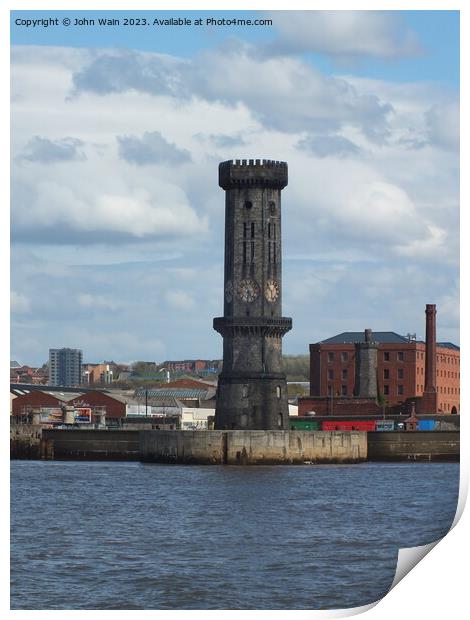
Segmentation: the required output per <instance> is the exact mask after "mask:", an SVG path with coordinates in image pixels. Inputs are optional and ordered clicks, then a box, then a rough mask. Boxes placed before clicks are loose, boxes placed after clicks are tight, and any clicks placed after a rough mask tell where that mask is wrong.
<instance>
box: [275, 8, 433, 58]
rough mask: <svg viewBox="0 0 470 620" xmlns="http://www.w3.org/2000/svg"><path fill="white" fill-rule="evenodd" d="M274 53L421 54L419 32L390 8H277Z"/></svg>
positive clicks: (374, 55)
mask: <svg viewBox="0 0 470 620" xmlns="http://www.w3.org/2000/svg"><path fill="white" fill-rule="evenodd" d="M269 15H270V17H271V18H272V19H273V21H274V27H275V28H276V30H277V32H278V38H277V39H276V40H275V41H274V42H273V43H271V44H268V45H267V46H266V48H265V50H266V51H268V52H270V53H272V54H285V53H299V52H305V51H309V52H320V53H324V54H330V55H333V56H335V57H339V58H341V59H342V60H343V61H345V60H346V59H348V58H351V57H353V58H354V57H360V56H368V57H373V58H387V59H391V58H403V57H407V56H416V55H417V54H420V53H422V50H421V46H420V45H419V43H418V38H417V36H416V34H415V33H414V32H413V31H412V30H411V29H410V28H408V27H407V26H406V24H405V22H404V20H403V18H402V17H400V16H398V15H396V14H394V13H393V12H389V11H357V10H356V11H275V12H273V13H269Z"/></svg>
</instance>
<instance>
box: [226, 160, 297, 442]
mask: <svg viewBox="0 0 470 620" xmlns="http://www.w3.org/2000/svg"><path fill="white" fill-rule="evenodd" d="M219 185H220V187H222V188H223V189H224V190H225V280H224V316H223V317H219V318H215V319H214V329H215V330H216V331H218V332H219V333H220V334H221V335H222V337H223V339H224V345H223V346H224V349H223V359H224V362H223V368H222V372H221V374H220V376H219V384H218V390H217V404H216V411H215V428H216V429H220V430H223V429H237V430H243V429H246V430H248V429H249V430H272V429H285V430H287V429H288V428H289V411H288V405H287V385H286V378H285V374H284V373H283V371H282V337H283V336H284V334H285V333H286V332H288V331H289V330H290V329H291V328H292V320H291V319H288V318H284V317H282V312H281V298H282V296H281V293H282V270H281V256H282V255H281V190H282V189H283V188H284V187H285V186H286V185H287V164H286V163H285V162H277V161H271V160H262V161H261V160H259V159H257V160H252V159H250V160H249V161H248V160H245V159H244V160H236V161H233V162H232V161H226V162H222V163H221V164H220V165H219Z"/></svg>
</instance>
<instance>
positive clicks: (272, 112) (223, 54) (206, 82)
mask: <svg viewBox="0 0 470 620" xmlns="http://www.w3.org/2000/svg"><path fill="white" fill-rule="evenodd" d="M257 50H258V48H257V47H255V46H252V45H249V44H245V43H242V42H240V41H232V43H231V45H229V46H224V47H222V48H220V49H216V50H211V51H206V52H203V53H201V54H199V55H198V56H195V57H194V58H193V59H191V60H185V61H181V60H179V59H172V58H171V57H167V56H161V55H155V54H143V53H139V52H115V53H114V55H112V56H111V55H109V53H105V54H102V55H101V56H98V57H96V58H95V59H94V60H93V61H92V62H91V63H90V64H88V66H86V67H84V68H83V69H82V70H81V71H80V72H78V73H75V74H74V75H73V83H74V86H75V95H79V94H80V92H87V91H88V92H94V93H96V94H99V95H103V94H106V93H114V92H126V91H132V90H137V91H140V92H144V93H148V94H151V95H168V96H172V97H174V98H175V100H176V101H177V102H179V103H181V102H185V101H186V102H187V101H189V100H190V99H191V98H193V97H196V98H201V99H203V100H206V101H210V102H222V103H224V104H225V105H229V106H236V105H237V104H239V103H242V104H244V105H245V106H246V107H247V108H248V109H249V110H250V111H251V113H252V114H253V115H254V116H255V117H256V118H257V119H258V120H259V121H260V122H261V123H262V124H263V125H265V126H266V127H268V128H274V129H277V130H279V131H283V132H288V133H291V132H296V131H305V130H310V131H318V129H319V128H320V127H321V128H322V131H325V130H326V131H335V130H337V129H338V128H339V127H340V126H341V125H342V124H352V125H355V126H358V127H360V128H361V129H362V131H363V132H364V134H365V135H367V136H368V137H369V139H371V140H373V141H374V142H378V143H380V142H383V141H384V140H385V138H386V136H387V116H388V114H389V113H390V112H391V111H392V106H391V105H389V104H388V103H383V102H381V101H380V100H379V99H378V98H377V97H375V96H372V95H367V94H360V93H358V92H357V90H356V89H355V88H354V87H353V86H352V85H351V84H350V83H349V82H348V81H347V80H345V79H341V78H336V77H331V76H325V75H323V74H322V73H321V72H320V71H318V70H316V69H315V68H313V67H312V66H310V65H308V64H306V63H305V62H303V61H302V60H300V59H299V58H264V57H262V56H260V55H259V54H258V53H257ZM227 67H230V71H228V70H227ZM121 69H122V70H121Z"/></svg>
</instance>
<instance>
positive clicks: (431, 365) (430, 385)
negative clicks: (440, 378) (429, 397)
mask: <svg viewBox="0 0 470 620" xmlns="http://www.w3.org/2000/svg"><path fill="white" fill-rule="evenodd" d="M436 376H437V374H436V305H435V304H426V367H425V374H424V391H425V392H436Z"/></svg>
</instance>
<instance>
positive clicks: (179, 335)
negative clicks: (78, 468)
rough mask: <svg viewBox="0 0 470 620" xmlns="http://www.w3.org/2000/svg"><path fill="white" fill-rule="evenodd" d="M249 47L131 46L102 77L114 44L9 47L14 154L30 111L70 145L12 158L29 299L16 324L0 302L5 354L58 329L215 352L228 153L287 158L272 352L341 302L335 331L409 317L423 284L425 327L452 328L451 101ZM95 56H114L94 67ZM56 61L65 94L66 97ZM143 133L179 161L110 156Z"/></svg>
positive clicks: (155, 353)
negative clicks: (436, 323) (277, 324)
mask: <svg viewBox="0 0 470 620" xmlns="http://www.w3.org/2000/svg"><path fill="white" fill-rule="evenodd" d="M256 51H257V50H256V48H254V47H253V46H246V45H240V44H234V45H232V46H231V47H227V48H223V49H221V50H217V51H208V52H206V53H204V54H200V55H199V56H197V57H194V58H193V59H191V60H184V61H183V60H181V59H176V58H171V57H162V56H157V55H154V54H142V53H139V52H131V53H130V54H128V55H127V56H126V58H125V62H124V65H126V63H127V67H128V68H127V71H125V72H124V73H122V74H120V73H119V67H120V66H121V65H120V63H121V60H122V57H123V53H122V52H119V51H113V52H109V51H103V50H94V51H90V50H83V49H81V50H80V49H74V50H72V49H64V48H62V49H61V48H53V49H48V48H42V47H38V48H29V49H27V50H24V49H21V48H18V49H16V50H14V53H13V65H12V77H13V88H12V90H13V93H14V101H13V104H12V128H13V129H12V153H13V157H14V158H15V156H18V155H20V154H21V153H22V152H23V149H24V146H25V145H26V144H28V142H29V141H30V140H31V139H32V138H33V137H34V136H36V135H38V127H40V128H41V130H40V135H41V137H42V138H43V139H44V140H47V141H49V142H50V143H51V144H57V143H58V142H60V141H61V140H62V139H63V138H64V136H67V137H70V138H72V139H73V140H77V141H80V142H81V143H82V144H83V145H84V146H83V147H80V149H79V150H80V151H81V152H84V153H85V152H86V156H87V159H86V161H66V162H53V164H52V165H50V164H47V165H45V164H44V163H41V162H39V161H27V162H25V161H23V162H22V163H20V162H19V161H18V160H15V159H14V160H13V163H12V177H13V181H12V236H13V241H14V243H15V245H14V250H13V254H12V267H13V274H12V283H13V288H14V289H16V290H18V289H21V295H22V296H23V300H22V301H21V297H20V298H19V300H18V299H17V300H16V303H17V304H19V306H20V307H21V305H22V304H23V308H24V309H26V308H28V304H30V305H29V308H31V303H32V302H30V301H29V300H34V310H35V313H34V320H32V318H31V315H29V316H28V317H27V319H28V320H26V314H24V315H21V314H18V313H17V314H15V316H14V323H13V332H14V338H15V340H16V342H21V343H22V344H21V346H18V348H16V347H15V350H16V351H17V355H18V356H20V357H21V358H22V359H24V360H25V361H28V360H29V351H34V355H39V354H40V351H41V350H43V351H44V355H43V357H44V358H45V357H47V349H48V346H49V345H50V342H49V341H50V340H51V338H52V337H53V336H54V338H55V337H57V338H58V339H59V340H60V341H61V342H63V343H67V342H71V341H72V340H73V338H74V334H75V335H76V338H77V339H78V340H79V341H80V342H79V343H78V344H79V345H80V346H82V347H83V348H84V350H85V351H87V356H88V354H89V355H90V358H89V359H95V358H96V359H102V358H103V357H105V358H108V357H115V358H117V359H124V360H125V359H129V358H130V359H139V358H148V359H158V358H159V357H160V359H164V358H165V357H166V358H168V359H171V358H178V357H181V356H191V355H195V356H196V355H200V356H206V357H216V356H217V355H219V354H220V353H221V344H222V343H221V339H220V337H219V336H218V335H217V334H216V333H213V332H212V329H211V319H212V317H213V316H217V315H220V314H221V312H222V305H223V297H222V293H221V291H222V288H223V283H222V281H223V239H224V236H223V225H224V194H223V191H222V190H221V189H220V188H218V185H217V165H218V162H219V161H221V160H223V159H230V158H241V157H253V158H258V157H261V158H262V157H267V158H273V159H282V160H286V161H287V162H288V164H289V185H288V187H287V188H286V189H285V190H284V192H283V251H284V256H285V257H286V256H288V255H289V254H290V255H292V254H294V253H295V255H296V256H300V257H302V260H297V261H295V262H294V261H285V267H284V295H283V301H284V309H285V310H284V311H285V312H286V314H287V315H289V313H290V315H292V316H293V317H294V330H293V332H292V333H290V334H289V335H288V336H287V338H286V351H289V350H290V351H291V352H303V351H304V350H305V343H306V342H307V341H308V340H310V341H312V342H313V341H315V339H320V338H322V337H326V336H327V335H333V334H334V333H335V332H337V331H343V328H342V326H343V327H344V320H345V319H344V307H345V306H344V300H347V312H348V315H349V316H350V318H351V323H354V325H349V324H348V326H347V328H348V329H349V328H351V329H353V328H357V329H363V328H364V327H367V326H368V324H369V323H370V326H372V327H373V328H375V329H377V328H381V327H382V324H381V323H380V320H379V319H380V318H383V320H384V321H385V318H386V319H387V320H386V325H385V327H386V328H391V329H397V330H398V331H399V330H400V329H401V326H402V324H403V329H405V330H406V329H407V330H408V331H410V330H411V331H416V330H417V329H418V326H419V325H420V321H421V320H422V316H421V315H422V307H421V306H422V304H423V300H425V301H429V302H432V301H433V299H436V300H437V303H438V304H439V303H441V301H442V303H443V308H445V310H444V309H443V310H442V312H441V313H440V316H441V318H442V321H443V323H444V321H446V325H449V327H448V328H447V330H448V331H447V334H448V336H443V338H445V337H448V338H449V339H452V335H453V334H454V333H455V329H456V328H455V321H454V318H453V315H452V317H451V320H447V319H446V318H445V317H444V312H445V313H446V316H447V315H449V316H451V312H450V309H451V308H452V300H450V301H448V302H446V301H445V300H446V295H448V294H449V287H451V286H454V285H453V284H452V283H453V282H454V280H455V271H456V270H455V264H456V262H457V261H458V250H457V248H458V199H459V197H458V177H457V174H458V153H457V152H456V151H455V147H454V146H453V145H455V138H456V126H457V125H456V123H455V119H456V118H457V117H456V102H455V101H454V100H453V99H452V97H451V96H450V95H449V94H448V93H443V91H442V89H440V88H439V87H438V86H436V85H428V84H425V83H421V84H409V83H407V84H400V83H397V82H396V83H387V82H384V81H381V80H371V79H369V80H365V79H359V78H355V77H353V76H352V75H345V76H343V77H331V76H327V75H325V74H323V73H321V72H320V71H318V70H316V69H314V68H313V67H310V66H308V65H307V64H306V63H305V62H303V61H302V60H301V59H300V58H294V57H289V58H283V57H268V56H261V55H259V56H258V57H256V56H255V52H256ZM109 54H111V55H112V56H113V57H114V61H113V63H111V65H109V64H106V62H104V64H103V65H100V64H99V62H98V61H99V60H100V59H101V58H102V57H103V56H106V55H109ZM97 62H98V65H96V63H97ZM228 66H230V68H231V71H230V72H227V67H228ZM104 67H107V68H108V69H109V75H108V74H106V72H105V71H104ZM169 67H172V70H171V71H169V70H168V68H169ZM131 68H132V70H133V71H135V75H133V76H131ZM163 68H165V71H163ZM98 69H99V71H98ZM160 69H162V71H163V73H162V74H160V73H159V72H158V71H159V70H160ZM73 75H75V76H77V75H80V76H82V77H81V81H80V80H78V82H77V80H75V86H77V85H79V86H80V89H81V90H80V92H77V93H75V95H74V96H72V97H70V94H71V92H72V90H73V88H74V82H73ZM160 75H162V76H163V77H162V79H164V80H166V81H165V83H161V84H158V79H157V78H158V76H160ZM99 80H102V83H101V87H100V88H101V90H100V88H99V86H98V82H99ZM110 111H111V112H110ZM156 133H158V134H160V135H161V136H162V137H163V139H164V140H165V142H166V144H169V145H175V148H176V149H178V150H179V151H187V152H189V153H190V155H191V161H186V162H183V163H181V164H178V165H173V164H170V163H169V162H168V160H167V161H158V162H157V161H155V163H152V164H151V165H145V166H144V165H129V162H128V161H125V160H123V159H122V157H120V154H119V143H118V140H117V138H118V136H133V137H135V138H137V139H138V140H139V141H140V142H145V141H144V140H143V139H142V137H143V136H145V135H146V134H148V135H155V134H156ZM299 144H302V145H303V146H304V148H299ZM351 145H353V146H351ZM144 146H145V145H144ZM150 146H152V145H150ZM160 146H161V144H160ZM157 147H158V145H157ZM163 147H165V145H163ZM353 147H356V148H357V151H355V150H354V148H353ZM151 150H152V148H151ZM156 151H157V155H159V154H160V151H159V149H158V148H157V149H156ZM353 153H354V156H351V155H352V154H353ZM153 155H155V153H153ZM153 155H152V156H153ZM157 155H155V158H156V159H158V157H157ZM66 245H67V246H68V247H65V246H66ZM26 248H29V250H28V252H26ZM31 248H32V249H31ZM21 253H23V258H22V259H21V258H20V257H19V254H21ZM312 255H313V262H312V260H311V259H310V258H309V257H310V256H312ZM305 257H306V258H305ZM430 272H432V277H429V273H430ZM19 283H21V285H20V284H19ZM44 291H47V295H44ZM392 295H393V302H392V301H391V297H392ZM397 296H398V297H397ZM451 297H452V299H453V296H451ZM14 303H15V302H14ZM445 303H447V305H445ZM407 305H408V306H413V308H414V307H415V306H417V310H416V313H415V314H412V313H410V310H409V309H407ZM195 309H197V312H195ZM93 310H96V312H93V324H94V332H95V333H96V332H99V334H100V335H99V337H96V338H95V337H92V336H90V328H89V321H90V313H91V312H92V311H93ZM188 310H189V311H188ZM413 312H415V311H414V310H413ZM43 317H44V318H43ZM403 317H408V318H407V324H406V325H405V324H404V318H403ZM52 324H54V334H52V329H51V325H52ZM122 325H126V326H128V325H132V328H130V327H129V328H127V327H126V328H125V330H123V328H122ZM312 325H315V327H312ZM377 326H378V327H377ZM316 329H321V330H322V333H318V334H316V333H312V332H313V330H316ZM330 330H331V333H327V332H329V331H330ZM149 334H152V337H151V338H150V339H149ZM183 334H184V336H183ZM188 334H190V337H189V339H188ZM153 335H155V336H153ZM34 339H36V341H37V342H40V343H42V344H41V347H42V349H41V347H39V346H35V347H31V346H30V344H31V342H32V341H33V340H34ZM289 343H292V347H295V348H294V349H293V348H290V347H291V344H289ZM77 346H78V345H77ZM38 351H39V353H37V352H38ZM126 351H127V353H126ZM41 359H42V357H40V358H39V359H38V362H39V361H40V360H41Z"/></svg>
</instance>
